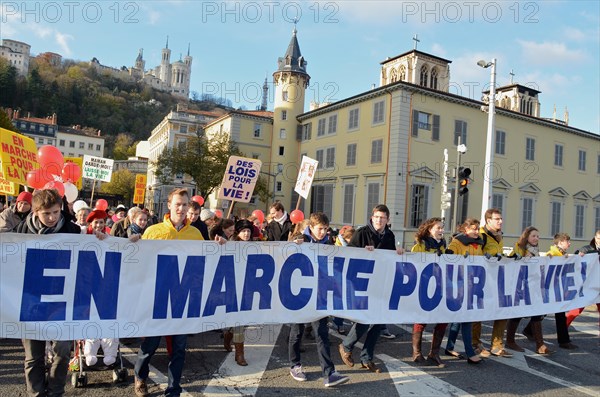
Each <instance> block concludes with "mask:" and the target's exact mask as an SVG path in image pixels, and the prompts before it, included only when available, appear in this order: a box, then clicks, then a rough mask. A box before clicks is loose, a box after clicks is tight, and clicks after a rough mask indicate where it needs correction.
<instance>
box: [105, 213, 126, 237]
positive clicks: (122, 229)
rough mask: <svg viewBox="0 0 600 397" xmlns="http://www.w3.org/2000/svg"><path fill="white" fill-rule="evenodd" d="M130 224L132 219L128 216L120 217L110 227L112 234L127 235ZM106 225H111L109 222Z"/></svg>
mask: <svg viewBox="0 0 600 397" xmlns="http://www.w3.org/2000/svg"><path fill="white" fill-rule="evenodd" d="M129 225H131V221H130V220H129V217H128V216H126V217H125V218H123V219H120V220H119V221H117V222H115V223H114V224H113V225H112V226H111V227H110V235H111V236H115V237H127V228H129ZM106 226H110V225H108V223H107V224H106Z"/></svg>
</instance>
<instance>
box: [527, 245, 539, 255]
mask: <svg viewBox="0 0 600 397" xmlns="http://www.w3.org/2000/svg"><path fill="white" fill-rule="evenodd" d="M525 249H526V250H527V252H529V253H530V254H531V256H540V247H539V246H537V245H531V244H529V243H527V246H526V247H525Z"/></svg>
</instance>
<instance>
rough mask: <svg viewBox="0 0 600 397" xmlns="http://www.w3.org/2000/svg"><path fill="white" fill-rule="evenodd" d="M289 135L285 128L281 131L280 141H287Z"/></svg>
mask: <svg viewBox="0 0 600 397" xmlns="http://www.w3.org/2000/svg"><path fill="white" fill-rule="evenodd" d="M286 138H287V133H286V132H285V128H282V129H280V130H279V139H286Z"/></svg>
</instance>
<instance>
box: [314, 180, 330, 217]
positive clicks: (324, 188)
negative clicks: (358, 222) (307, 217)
mask: <svg viewBox="0 0 600 397" xmlns="http://www.w3.org/2000/svg"><path fill="white" fill-rule="evenodd" d="M310 206H311V209H310V211H311V212H317V211H320V212H323V213H325V214H327V215H329V216H331V214H332V209H333V185H331V184H328V185H315V186H313V187H312V200H311V203H310Z"/></svg>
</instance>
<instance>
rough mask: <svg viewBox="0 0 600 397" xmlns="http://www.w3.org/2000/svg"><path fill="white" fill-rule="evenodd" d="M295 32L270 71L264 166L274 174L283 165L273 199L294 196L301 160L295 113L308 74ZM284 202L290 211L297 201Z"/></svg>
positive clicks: (301, 103) (301, 104)
mask: <svg viewBox="0 0 600 397" xmlns="http://www.w3.org/2000/svg"><path fill="white" fill-rule="evenodd" d="M296 34H297V30H296V28H294V31H293V32H292V39H291V40H290V43H289V45H288V48H287V51H286V52H285V55H284V56H283V57H282V58H279V60H278V61H277V62H278V67H277V71H275V73H273V83H274V85H275V100H274V108H273V140H272V142H271V164H265V165H263V167H264V166H268V170H269V171H268V172H270V173H273V174H277V173H278V164H282V165H283V170H282V175H279V176H278V177H277V178H276V180H277V185H276V186H275V191H276V199H277V197H279V198H280V199H281V198H282V197H292V196H293V197H297V196H296V195H294V194H293V189H294V186H295V183H296V176H297V173H298V166H299V164H300V157H299V152H298V151H299V146H300V142H299V139H298V138H299V137H301V133H302V131H300V124H299V123H298V120H297V119H296V117H297V116H299V115H300V114H302V113H304V94H305V91H306V88H307V87H308V84H309V81H310V76H309V75H308V73H306V65H307V62H306V60H305V59H304V57H303V56H302V53H301V52H300V46H299V45H298V38H297V37H296ZM269 179H271V178H269ZM271 183H272V182H271ZM271 187H272V185H271ZM283 205H284V206H285V208H286V210H288V211H291V210H293V209H294V208H295V207H296V202H293V203H291V202H283Z"/></svg>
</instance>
